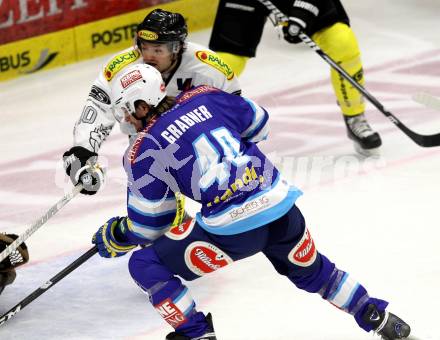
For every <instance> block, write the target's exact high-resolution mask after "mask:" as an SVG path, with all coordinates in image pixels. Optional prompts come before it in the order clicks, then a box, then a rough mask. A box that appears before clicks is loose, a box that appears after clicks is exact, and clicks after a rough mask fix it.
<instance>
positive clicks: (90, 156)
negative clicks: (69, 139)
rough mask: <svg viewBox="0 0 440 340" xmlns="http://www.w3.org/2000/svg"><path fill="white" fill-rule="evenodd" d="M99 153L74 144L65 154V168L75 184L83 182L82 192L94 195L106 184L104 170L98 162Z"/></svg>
mask: <svg viewBox="0 0 440 340" xmlns="http://www.w3.org/2000/svg"><path fill="white" fill-rule="evenodd" d="M97 159H98V154H97V153H95V152H92V151H89V150H87V149H86V148H83V147H82V146H74V147H73V148H71V149H70V150H68V151H66V152H65V153H64V154H63V161H64V169H65V170H66V174H67V176H69V177H70V180H71V181H72V183H73V185H77V184H78V183H81V184H82V185H83V189H82V190H81V193H82V194H86V195H94V194H96V192H97V191H98V190H99V189H100V188H101V186H103V184H104V172H103V170H102V169H101V168H100V167H99V165H98V164H97Z"/></svg>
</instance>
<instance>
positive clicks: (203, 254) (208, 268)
mask: <svg viewBox="0 0 440 340" xmlns="http://www.w3.org/2000/svg"><path fill="white" fill-rule="evenodd" d="M232 262H234V261H233V260H232V259H231V258H230V257H229V256H228V255H227V254H226V253H225V252H223V251H222V250H220V249H219V248H217V247H216V246H215V245H213V244H211V243H208V242H203V241H196V242H193V243H191V244H190V245H189V246H188V247H187V248H186V250H185V263H186V266H187V267H188V268H189V269H190V270H191V271H192V272H193V273H194V274H196V275H199V276H203V275H205V274H208V273H212V272H213V271H216V270H217V269H220V268H222V267H225V266H227V265H228V264H230V263H232Z"/></svg>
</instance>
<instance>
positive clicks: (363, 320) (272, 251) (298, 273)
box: [263, 207, 410, 340]
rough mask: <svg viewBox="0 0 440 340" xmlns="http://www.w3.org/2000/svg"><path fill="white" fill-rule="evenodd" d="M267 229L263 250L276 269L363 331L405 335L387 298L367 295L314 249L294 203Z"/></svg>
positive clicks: (394, 336) (405, 329)
mask: <svg viewBox="0 0 440 340" xmlns="http://www.w3.org/2000/svg"><path fill="white" fill-rule="evenodd" d="M270 229H271V237H270V239H271V240H272V241H271V243H270V244H269V245H268V246H267V247H266V249H265V250H264V251H263V252H264V254H265V255H266V256H267V257H268V259H269V260H270V261H271V262H272V264H273V265H274V267H275V269H276V270H277V271H278V273H280V274H282V275H285V276H287V277H288V278H289V279H290V280H291V281H292V282H293V283H294V284H295V285H296V286H297V287H298V288H300V289H303V290H305V291H307V292H310V293H318V294H319V295H321V297H322V298H323V299H325V300H327V301H328V302H330V303H331V304H333V305H334V306H336V307H338V308H339V309H341V310H343V311H345V312H347V313H349V314H351V315H353V317H354V318H355V320H356V322H357V323H358V325H359V326H360V327H361V328H362V329H364V330H365V331H367V332H369V331H371V330H374V331H376V332H377V333H379V334H381V335H382V336H387V337H388V338H389V339H390V340H394V339H400V338H405V337H406V336H408V335H409V332H410V328H409V326H408V325H407V324H406V323H405V322H403V321H402V320H401V319H399V318H398V317H396V316H395V315H393V314H391V313H387V311H386V307H387V305H388V302H386V301H384V300H382V299H377V298H374V297H371V296H369V294H368V292H367V290H366V289H365V287H364V286H363V285H362V284H360V283H359V282H358V281H357V280H356V279H355V278H353V277H352V276H351V275H350V274H349V273H347V272H345V271H343V270H341V269H339V268H337V267H336V266H335V265H334V264H333V263H332V262H331V261H330V260H329V259H327V258H326V257H325V256H324V255H322V254H320V253H319V252H318V250H317V248H316V246H315V243H314V241H313V238H312V237H311V234H310V232H309V231H308V229H307V228H306V225H305V221H304V218H303V216H302V214H301V212H300V211H299V209H298V208H297V207H294V208H292V209H291V210H290V212H289V213H288V214H286V215H285V216H284V217H283V218H281V219H279V220H277V221H275V222H273V223H272V225H271V226H270ZM395 326H396V327H395ZM397 326H398V327H397ZM399 332H400V333H399ZM399 336H401V337H399Z"/></svg>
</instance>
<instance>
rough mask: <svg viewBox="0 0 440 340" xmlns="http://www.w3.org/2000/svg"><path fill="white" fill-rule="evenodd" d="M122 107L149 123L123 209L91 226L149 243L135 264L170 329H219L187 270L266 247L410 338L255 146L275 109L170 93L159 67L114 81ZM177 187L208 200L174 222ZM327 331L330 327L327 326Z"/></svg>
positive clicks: (356, 310)
mask: <svg viewBox="0 0 440 340" xmlns="http://www.w3.org/2000/svg"><path fill="white" fill-rule="evenodd" d="M112 96H113V99H114V101H115V102H116V109H117V110H121V111H122V113H124V114H131V115H133V116H135V117H136V118H138V119H139V118H143V117H144V118H146V119H147V121H148V124H147V126H146V128H145V129H144V130H143V131H142V132H140V133H139V134H138V136H137V139H136V141H135V142H134V143H133V144H132V145H131V146H130V147H129V148H128V150H127V151H126V154H125V156H124V168H125V170H126V173H127V176H128V189H127V211H128V216H125V217H113V218H111V219H109V220H108V221H107V222H106V223H105V224H104V225H103V226H101V227H100V228H99V230H98V231H97V232H96V233H95V235H94V236H93V243H95V244H96V245H97V246H98V249H99V254H100V255H101V256H103V257H109V258H110V257H117V256H122V255H124V254H126V253H127V252H130V251H131V250H134V248H136V247H137V246H138V245H142V247H141V249H140V250H137V251H135V252H133V254H132V255H131V258H130V260H129V271H130V273H131V275H132V277H133V279H134V280H135V281H136V283H137V284H138V285H139V287H141V289H142V290H143V291H145V292H146V293H147V294H148V296H149V301H150V302H151V303H152V304H153V306H154V308H155V309H156V310H157V312H158V313H159V315H160V316H161V317H162V318H163V319H164V320H165V321H166V322H168V323H169V324H170V325H171V326H172V327H173V328H174V332H172V333H170V334H168V335H167V336H166V339H168V340H196V339H198V340H215V339H217V338H216V335H215V331H214V327H213V322H212V316H211V314H207V315H205V314H204V313H202V312H200V311H198V310H197V309H196V304H195V302H194V300H193V298H192V297H191V294H190V292H189V290H188V288H187V287H186V286H185V285H183V283H182V281H181V278H183V279H185V280H188V281H189V280H194V279H197V278H199V277H201V276H203V275H205V274H208V273H211V272H213V271H215V270H218V269H220V268H222V267H224V266H226V265H228V264H231V263H232V262H234V261H238V260H240V259H243V258H246V257H249V256H252V255H254V254H257V253H260V252H261V253H263V254H264V255H265V256H266V257H267V259H268V260H269V261H270V262H271V263H272V264H273V266H274V267H275V269H276V271H277V272H278V273H279V274H281V275H284V276H286V277H287V278H288V279H290V281H291V282H292V283H293V284H295V285H296V286H297V287H298V288H300V289H303V290H305V291H307V292H310V293H317V294H319V295H320V296H322V298H323V299H325V300H327V301H328V302H330V303H331V304H333V305H335V306H336V307H338V308H339V309H341V310H343V311H345V312H347V313H349V314H351V315H352V316H353V317H354V319H355V321H356V322H357V324H358V325H359V326H360V327H361V328H362V329H364V330H365V331H367V332H368V331H375V332H377V333H378V334H379V335H381V336H382V338H383V339H386V340H394V339H404V338H407V337H408V336H409V333H410V327H409V326H408V325H407V324H406V323H405V322H404V321H402V320H401V319H400V318H399V317H397V316H396V315H394V314H391V313H389V312H388V311H387V310H386V307H387V305H388V302H386V301H384V300H382V299H378V298H374V297H371V296H369V294H368V292H367V290H366V289H365V288H364V286H363V285H361V284H360V283H358V282H357V281H356V280H355V279H354V278H353V277H352V276H351V275H350V274H349V273H347V272H345V271H343V270H341V269H339V268H337V267H336V266H335V264H333V263H332V262H331V261H330V260H329V259H328V258H327V257H325V256H324V255H323V254H321V253H320V252H318V250H317V247H316V245H315V243H314V241H313V238H312V236H311V234H310V232H309V230H308V228H307V227H306V224H305V221H304V218H303V216H302V214H301V212H300V210H299V209H298V208H297V206H296V205H295V201H296V199H297V198H298V197H299V196H300V195H301V191H300V190H298V189H296V188H294V187H292V186H290V185H289V184H288V183H287V182H286V181H285V180H284V179H283V177H282V175H281V174H280V173H279V172H278V170H277V169H276V167H274V165H273V164H272V163H271V162H270V161H269V159H268V158H267V157H266V156H265V155H264V153H262V152H261V151H260V149H259V148H258V146H257V143H258V142H260V141H262V140H264V139H265V138H266V137H267V134H268V125H267V121H268V113H267V112H266V110H265V109H264V108H262V107H260V106H259V105H257V104H256V103H255V102H253V101H252V100H249V99H246V98H243V97H239V96H234V95H231V94H228V93H226V92H222V91H221V90H218V89H215V88H212V87H209V86H199V87H196V88H194V89H192V90H189V91H187V92H183V93H182V94H180V95H179V96H178V97H177V98H171V97H168V96H167V95H166V89H165V86H164V84H163V82H162V78H161V76H160V73H159V72H158V71H157V70H155V69H154V68H153V67H151V66H148V65H144V64H138V65H133V66H130V67H127V68H126V70H124V71H123V72H122V73H121V74H120V75H119V78H118V80H117V81H116V82H115V85H114V86H113V88H112ZM175 193H182V194H183V195H185V196H187V197H190V198H192V199H194V200H196V201H197V202H199V203H200V204H201V210H200V212H199V213H197V215H196V217H195V218H194V219H188V220H186V221H185V222H184V223H182V224H181V225H178V226H175V227H173V228H170V226H171V225H172V221H173V219H174V217H175V215H176V199H175ZM329 331H331V330H329Z"/></svg>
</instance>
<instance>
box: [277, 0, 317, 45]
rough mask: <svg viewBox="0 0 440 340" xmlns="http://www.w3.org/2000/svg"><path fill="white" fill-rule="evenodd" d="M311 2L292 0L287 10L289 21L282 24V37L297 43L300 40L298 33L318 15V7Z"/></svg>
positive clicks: (308, 25)
mask: <svg viewBox="0 0 440 340" xmlns="http://www.w3.org/2000/svg"><path fill="white" fill-rule="evenodd" d="M312 2H314V1H312ZM312 2H308V1H303V0H295V1H294V3H293V8H292V9H291V10H290V11H289V21H288V22H287V24H286V25H285V26H283V35H284V39H285V40H286V41H288V42H289V43H291V44H297V43H299V42H301V39H300V38H299V37H298V34H299V33H300V32H301V31H305V30H306V29H307V28H308V27H310V26H311V25H312V24H313V22H314V21H315V19H316V18H317V17H318V14H319V9H318V7H316V5H315V4H313V3H312Z"/></svg>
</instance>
